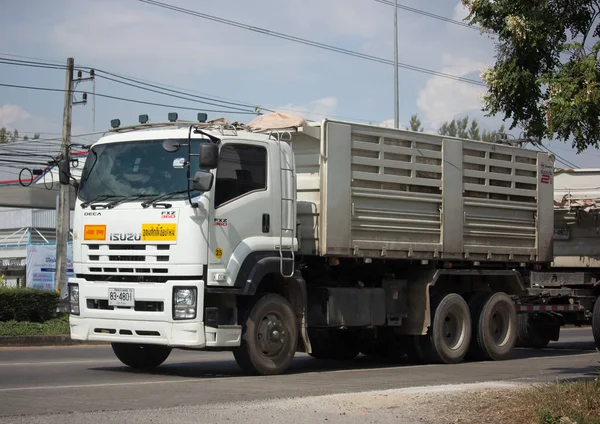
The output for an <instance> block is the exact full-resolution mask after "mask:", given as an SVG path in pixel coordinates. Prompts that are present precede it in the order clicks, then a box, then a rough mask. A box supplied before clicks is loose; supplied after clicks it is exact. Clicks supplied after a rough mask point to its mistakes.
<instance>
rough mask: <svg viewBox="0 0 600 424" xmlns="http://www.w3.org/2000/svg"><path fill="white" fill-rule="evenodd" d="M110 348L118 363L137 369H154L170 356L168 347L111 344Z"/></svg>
mask: <svg viewBox="0 0 600 424" xmlns="http://www.w3.org/2000/svg"><path fill="white" fill-rule="evenodd" d="M111 346H112V350H113V352H114V353H115V355H116V356H117V358H119V361H121V362H123V364H125V365H127V366H129V367H131V368H137V369H149V368H156V367H158V366H159V365H160V364H162V363H163V362H165V361H166V360H167V358H168V357H169V355H170V354H171V348H170V347H168V346H159V345H143V344H131V343H111Z"/></svg>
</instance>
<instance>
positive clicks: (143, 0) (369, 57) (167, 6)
mask: <svg viewBox="0 0 600 424" xmlns="http://www.w3.org/2000/svg"><path fill="white" fill-rule="evenodd" d="M137 1H139V2H141V3H146V4H148V5H150V6H155V7H160V8H163V9H168V10H172V11H174V12H178V13H183V14H186V15H189V16H194V17H196V18H201V19H206V20H209V21H212V22H217V23H221V24H225V25H229V26H233V27H237V28H241V29H245V30H247V31H252V32H256V33H259V34H263V35H268V36H271V37H275V38H280V39H283V40H287V41H292V42H294V43H298V44H303V45H307V46H311V47H316V48H319V49H322V50H327V51H332V52H335V53H341V54H344V55H347V56H353V57H357V58H360V59H366V60H370V61H372V62H378V63H383V64H386V65H392V66H393V65H394V61H392V60H389V59H384V58H382V57H378V56H373V55H368V54H365V53H360V52H357V51H353V50H348V49H344V48H341V47H336V46H332V45H329V44H325V43H320V42H317V41H312V40H308V39H306V38H301V37H296V36H293V35H288V34H284V33H282V32H277V31H272V30H269V29H265V28H260V27H257V26H253V25H248V24H244V23H241V22H236V21H232V20H230V19H224V18H219V17H217V16H212V15H208V14H206V13H201V12H197V11H194V10H190V9H185V8H183V7H179V6H174V5H171V4H168V3H162V2H159V1H156V0H137ZM398 67H399V68H403V69H407V70H411V71H416V72H420V73H424V74H428V75H433V76H438V77H442V78H447V79H451V80H454V81H459V82H464V83H468V84H474V85H479V86H484V87H485V84H484V83H483V82H481V81H477V80H474V79H470V78H465V77H459V76H457V75H451V74H447V73H444V72H439V71H434V70H431V69H427V68H422V67H420V66H415V65H410V64H407V63H402V62H399V63H398Z"/></svg>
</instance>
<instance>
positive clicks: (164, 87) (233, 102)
mask: <svg viewBox="0 0 600 424" xmlns="http://www.w3.org/2000/svg"><path fill="white" fill-rule="evenodd" d="M2 55H4V56H13V57H20V58H26V59H33V60H36V61H38V62H29V61H16V60H14V59H7V58H1V57H0V60H4V61H6V62H5V64H7V65H16V66H27V65H21V62H26V63H28V64H39V65H46V64H47V63H45V62H44V61H46V60H45V59H39V58H32V57H28V56H19V55H12V54H8V53H0V56H2ZM8 61H10V62H8ZM46 62H53V61H46ZM57 63H58V62H57ZM50 64H51V63H50ZM61 66H63V67H64V65H61ZM39 67H44V66H39ZM76 68H77V69H94V71H95V72H96V76H99V77H101V78H104V79H107V80H111V81H114V80H113V79H111V78H108V77H105V76H102V75H99V73H104V74H107V75H111V76H114V77H116V78H121V79H124V80H126V81H131V82H134V83H138V84H142V85H148V86H149V87H156V88H158V89H160V90H163V91H165V92H170V93H177V94H184V95H186V96H189V97H194V98H198V99H208V100H212V101H214V102H220V103H224V104H228V105H239V106H243V107H248V108H254V107H259V108H260V110H264V111H267V112H275V110H274V108H269V107H265V106H260V105H257V106H252V105H250V104H249V103H244V102H242V101H236V100H232V99H227V98H224V97H219V96H216V95H209V94H206V93H199V92H195V91H193V90H188V89H186V88H182V87H177V86H172V85H168V84H162V83H157V82H155V81H149V80H144V79H142V78H134V77H131V76H124V75H119V74H115V73H112V72H108V71H105V70H102V69H98V68H95V67H91V66H87V67H84V66H76ZM115 82H119V83H123V82H121V81H115ZM139 88H141V87H139ZM181 90H185V91H181ZM194 93H199V94H203V95H198V94H194ZM161 94H164V95H169V96H170V94H168V93H161ZM207 96H210V97H207ZM173 97H178V98H179V96H173ZM277 109H278V110H281V111H286V112H295V113H301V114H306V115H317V116H325V117H330V118H339V119H345V120H349V121H356V122H365V123H372V122H376V121H377V120H376V119H365V118H353V117H346V116H341V115H334V114H325V113H319V112H311V111H307V110H304V109H303V110H300V109H294V108H277Z"/></svg>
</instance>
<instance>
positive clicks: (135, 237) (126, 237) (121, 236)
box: [110, 233, 142, 241]
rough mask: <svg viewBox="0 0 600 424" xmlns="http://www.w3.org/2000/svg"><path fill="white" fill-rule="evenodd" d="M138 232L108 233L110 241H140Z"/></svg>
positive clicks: (140, 237) (140, 236)
mask: <svg viewBox="0 0 600 424" xmlns="http://www.w3.org/2000/svg"><path fill="white" fill-rule="evenodd" d="M141 239H142V235H141V234H140V233H110V241H140V240H141Z"/></svg>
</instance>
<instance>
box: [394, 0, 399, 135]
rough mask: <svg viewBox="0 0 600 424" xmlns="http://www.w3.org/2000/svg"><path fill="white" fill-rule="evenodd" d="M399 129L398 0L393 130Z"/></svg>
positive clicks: (395, 27)
mask: <svg viewBox="0 0 600 424" xmlns="http://www.w3.org/2000/svg"><path fill="white" fill-rule="evenodd" d="M399 127H400V104H399V99H398V0H395V1H394V128H399Z"/></svg>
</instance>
